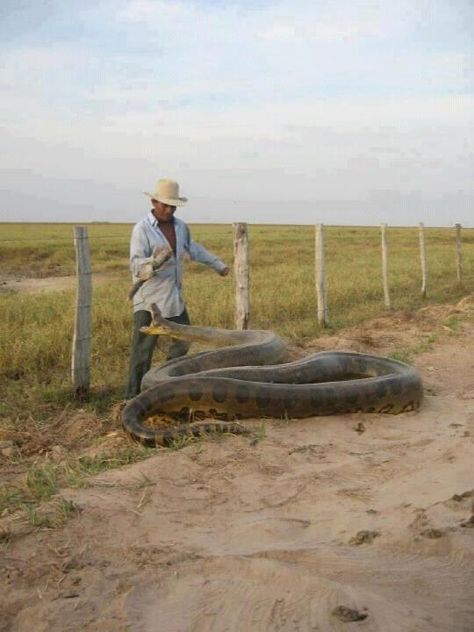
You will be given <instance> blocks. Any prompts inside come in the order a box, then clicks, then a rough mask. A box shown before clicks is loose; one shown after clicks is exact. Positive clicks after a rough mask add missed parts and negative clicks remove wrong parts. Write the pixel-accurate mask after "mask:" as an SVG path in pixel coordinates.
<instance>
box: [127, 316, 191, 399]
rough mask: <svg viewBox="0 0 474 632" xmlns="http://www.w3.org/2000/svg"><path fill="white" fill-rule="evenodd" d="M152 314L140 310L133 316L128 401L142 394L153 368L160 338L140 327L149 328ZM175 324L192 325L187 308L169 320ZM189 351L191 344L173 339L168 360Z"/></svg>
mask: <svg viewBox="0 0 474 632" xmlns="http://www.w3.org/2000/svg"><path fill="white" fill-rule="evenodd" d="M151 319H152V317H151V313H150V312H148V311H145V310H139V311H138V312H135V313H134V314H133V338H132V352H131V355H130V372H129V379H128V386H127V391H126V393H125V398H126V399H131V398H132V397H135V395H138V393H139V392H140V384H141V381H142V378H143V376H144V375H145V373H146V372H147V371H149V369H150V367H151V361H152V358H153V351H154V350H155V347H156V343H157V340H158V338H159V336H149V335H148V334H144V333H142V332H141V331H140V327H148V325H150V323H151ZM167 320H172V321H173V322H174V323H179V324H180V325H190V324H191V323H190V320H189V316H188V312H187V311H186V308H184V312H182V313H181V314H180V315H179V316H173V317H172V318H167ZM188 349H189V343H187V342H185V341H184V340H175V339H172V343H171V345H170V347H169V349H168V352H167V356H166V359H167V360H172V359H173V358H178V357H179V356H182V355H186V353H187V352H188Z"/></svg>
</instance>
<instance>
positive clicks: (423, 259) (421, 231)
mask: <svg viewBox="0 0 474 632" xmlns="http://www.w3.org/2000/svg"><path fill="white" fill-rule="evenodd" d="M418 236H419V240H420V261H421V296H422V297H423V298H426V276H427V274H426V272H427V267H426V249H425V225H424V224H423V222H420V224H419V227H418Z"/></svg>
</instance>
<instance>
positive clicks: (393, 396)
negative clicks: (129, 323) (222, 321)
mask: <svg viewBox="0 0 474 632" xmlns="http://www.w3.org/2000/svg"><path fill="white" fill-rule="evenodd" d="M143 330H146V333H149V334H151V335H157V334H165V335H169V336H172V337H174V338H180V339H183V340H187V341H200V342H205V343H208V344H211V345H213V346H220V348H218V349H214V350H211V351H204V352H202V353H198V354H195V355H192V356H183V357H180V358H176V359H174V360H170V361H169V362H167V363H165V364H163V365H161V366H158V367H155V368H152V369H151V370H150V371H148V373H147V374H146V375H145V376H144V378H143V381H142V392H141V393H140V394H139V395H138V396H137V397H135V398H133V399H132V400H130V401H129V402H128V403H127V405H126V406H125V408H124V410H123V413H122V424H123V427H124V429H125V430H126V431H127V432H128V433H129V434H130V435H131V436H132V437H133V438H135V439H136V440H137V441H140V442H141V443H143V444H144V445H152V446H154V445H170V444H171V443H172V442H173V441H174V440H176V439H177V438H178V437H180V436H183V435H184V436H186V435H189V436H199V435H200V434H203V433H206V432H211V431H218V432H231V433H242V432H246V429H245V428H244V427H243V426H242V425H240V424H238V423H230V422H214V423H208V424H202V425H200V424H185V425H181V426H178V427H177V428H176V429H175V430H174V429H173V430H159V429H156V428H150V427H148V426H147V425H146V420H147V418H149V417H151V416H154V415H156V414H157V413H178V412H182V411H203V412H210V413H226V414H227V415H228V417H230V418H244V417H257V418H261V417H274V418H286V419H291V418H296V417H315V416H321V415H336V414H344V413H353V412H359V411H361V412H367V413H393V414H396V413H402V412H405V411H409V410H416V409H418V408H419V407H420V405H421V402H422V399H423V385H422V381H421V378H420V376H419V374H418V372H417V371H416V370H415V369H414V368H413V367H411V366H409V365H407V364H405V363H403V362H399V361H397V360H392V359H390V358H383V357H379V356H373V355H366V354H361V353H350V352H339V351H335V352H333V351H331V352H326V351H325V352H321V353H317V354H315V355H312V356H309V357H307V358H304V359H302V360H297V361H295V362H286V363H285V362H284V361H285V359H286V358H287V349H286V345H285V343H284V342H283V341H282V340H281V339H280V338H279V337H278V336H277V335H276V334H274V333H273V332H271V331H260V330H246V331H236V330H227V329H214V328H210V327H192V326H188V325H178V324H176V323H173V322H170V321H167V320H165V319H164V318H162V317H161V314H160V312H159V310H158V308H157V307H156V306H153V324H152V326H151V327H148V328H143Z"/></svg>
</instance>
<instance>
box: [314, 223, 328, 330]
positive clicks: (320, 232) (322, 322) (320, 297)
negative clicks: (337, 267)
mask: <svg viewBox="0 0 474 632" xmlns="http://www.w3.org/2000/svg"><path fill="white" fill-rule="evenodd" d="M315 268H316V269H315V279H316V298H317V302H318V323H319V326H320V327H326V325H327V324H328V307H327V292H326V279H325V265H324V225H323V224H316V230H315Z"/></svg>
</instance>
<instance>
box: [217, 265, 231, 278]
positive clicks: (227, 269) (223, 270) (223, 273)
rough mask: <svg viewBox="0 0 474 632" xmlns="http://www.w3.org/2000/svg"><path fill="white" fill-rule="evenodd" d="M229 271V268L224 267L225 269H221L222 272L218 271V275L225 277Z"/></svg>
mask: <svg viewBox="0 0 474 632" xmlns="http://www.w3.org/2000/svg"><path fill="white" fill-rule="evenodd" d="M229 272H230V270H229V266H226V267H225V268H222V270H220V272H219V274H220V275H221V276H227V275H228V274H229Z"/></svg>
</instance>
